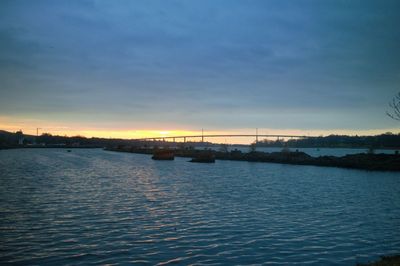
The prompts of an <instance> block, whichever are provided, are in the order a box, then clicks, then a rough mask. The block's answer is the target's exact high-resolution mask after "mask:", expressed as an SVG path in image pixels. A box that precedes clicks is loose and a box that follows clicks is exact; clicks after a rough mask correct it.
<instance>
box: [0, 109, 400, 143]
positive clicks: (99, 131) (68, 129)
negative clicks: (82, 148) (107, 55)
mask: <svg viewBox="0 0 400 266" xmlns="http://www.w3.org/2000/svg"><path fill="white" fill-rule="evenodd" d="M11 121H12V122H11ZM36 128H40V130H39V134H43V133H50V134H52V135H60V136H77V135H79V136H84V137H88V138H90V137H99V138H121V139H138V138H162V137H175V136H193V135H201V134H202V131H201V129H199V130H179V129H157V128H156V127H154V128H153V129H125V128H122V129H108V128H86V127H84V126H82V125H80V124H72V125H68V126H65V125H61V124H57V123H51V122H47V121H36V120H18V119H13V120H11V119H10V118H6V117H4V116H0V130H6V131H10V132H16V131H18V130H22V131H23V132H24V133H25V134H29V135H36ZM385 132H392V133H394V134H398V133H400V130H399V129H398V128H392V129H370V130H348V129H332V130H301V129H269V128H259V129H258V134H259V135H266V134H281V135H301V136H327V135H331V134H336V135H378V134H383V133H385ZM210 134H256V131H255V128H254V129H253V128H238V129H229V130H205V131H204V135H210ZM262 139H263V138H262V137H259V140H262ZM254 140H255V139H254V138H252V137H229V138H228V137H227V138H225V137H218V138H206V139H205V141H209V142H215V143H227V144H232V143H237V144H241V143H243V144H248V143H251V142H253V141H254ZM187 141H200V139H187Z"/></svg>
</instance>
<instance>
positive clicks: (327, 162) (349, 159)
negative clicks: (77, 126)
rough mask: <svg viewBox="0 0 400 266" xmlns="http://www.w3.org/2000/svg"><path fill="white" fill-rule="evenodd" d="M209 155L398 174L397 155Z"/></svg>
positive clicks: (189, 152) (184, 153)
mask: <svg viewBox="0 0 400 266" xmlns="http://www.w3.org/2000/svg"><path fill="white" fill-rule="evenodd" d="M106 150H111V151H119V152H132V153H142V154H153V153H154V151H155V150H154V149H150V148H147V149H144V148H136V147H131V146H123V147H117V148H107V149H106ZM207 152H209V153H212V154H213V155H214V156H215V158H216V159H217V160H234V161H248V162H267V163H282V164H296V165H315V166H327V167H342V168H354V169H364V170H371V171H400V155H398V154H364V153H360V154H352V155H346V156H343V157H335V156H320V157H312V156H310V155H308V154H306V153H304V152H272V153H267V152H249V153H243V152H241V151H237V150H235V151H231V152H218V151H207ZM202 153H204V151H201V150H193V149H180V150H174V154H175V156H179V157H189V158H196V157H198V156H199V155H201V154H202Z"/></svg>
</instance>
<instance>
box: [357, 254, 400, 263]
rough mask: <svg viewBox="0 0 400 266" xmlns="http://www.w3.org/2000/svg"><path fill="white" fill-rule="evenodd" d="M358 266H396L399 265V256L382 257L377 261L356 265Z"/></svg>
mask: <svg viewBox="0 0 400 266" xmlns="http://www.w3.org/2000/svg"><path fill="white" fill-rule="evenodd" d="M357 265H358V266H398V265H400V255H396V256H383V257H382V258H381V259H380V260H379V261H375V262H370V263H367V264H357Z"/></svg>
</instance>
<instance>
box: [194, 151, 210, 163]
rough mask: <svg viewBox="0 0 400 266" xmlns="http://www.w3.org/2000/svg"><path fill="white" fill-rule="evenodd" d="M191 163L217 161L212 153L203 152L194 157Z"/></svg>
mask: <svg viewBox="0 0 400 266" xmlns="http://www.w3.org/2000/svg"><path fill="white" fill-rule="evenodd" d="M189 162H191V163H215V155H214V154H212V153H202V154H199V155H197V156H196V157H194V158H193V159H192V160H190V161H189Z"/></svg>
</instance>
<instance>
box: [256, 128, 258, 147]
mask: <svg viewBox="0 0 400 266" xmlns="http://www.w3.org/2000/svg"><path fill="white" fill-rule="evenodd" d="M257 143H258V128H256V144H257Z"/></svg>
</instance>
